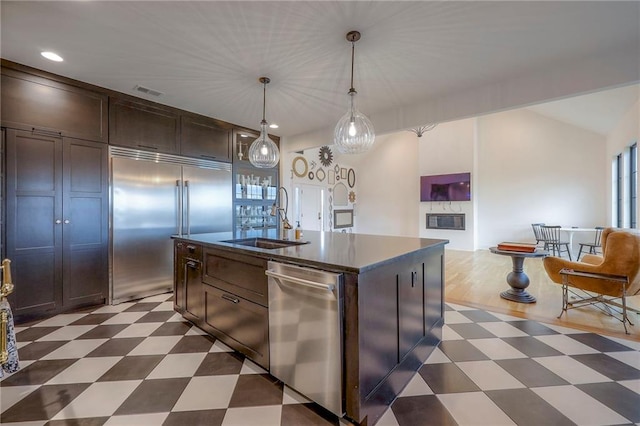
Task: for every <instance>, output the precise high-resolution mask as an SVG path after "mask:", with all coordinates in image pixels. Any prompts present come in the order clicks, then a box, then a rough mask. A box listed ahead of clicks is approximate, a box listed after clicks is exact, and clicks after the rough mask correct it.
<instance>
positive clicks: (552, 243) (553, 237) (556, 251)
mask: <svg viewBox="0 0 640 426" xmlns="http://www.w3.org/2000/svg"><path fill="white" fill-rule="evenodd" d="M560 228H561V227H560V225H553V226H548V225H544V226H541V227H540V229H541V230H542V235H543V237H544V246H545V249H546V250H550V251H551V253H552V254H553V256H559V257H562V253H563V252H566V253H567V255H568V256H569V260H572V259H571V248H570V247H569V241H563V240H562V239H561V238H560V237H561V236H560ZM563 247H564V248H563Z"/></svg>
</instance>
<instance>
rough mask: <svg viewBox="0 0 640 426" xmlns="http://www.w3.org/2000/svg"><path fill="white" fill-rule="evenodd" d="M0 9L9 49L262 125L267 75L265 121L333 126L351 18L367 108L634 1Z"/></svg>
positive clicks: (498, 76)
mask: <svg viewBox="0 0 640 426" xmlns="http://www.w3.org/2000/svg"><path fill="white" fill-rule="evenodd" d="M0 8H1V34H0V35H1V46H0V47H1V55H2V57H3V58H5V59H8V60H11V61H15V62H18V63H22V64H25V65H29V66H33V67H35V68H39V69H43V70H46V71H50V72H53V73H56V74H60V75H64V76H67V77H71V78H74V79H78V80H81V81H85V82H89V83H92V84H95V85H98V86H102V87H107V88H110V89H113V90H116V91H120V92H124V93H129V94H132V95H135V96H140V97H143V98H147V99H151V100H154V101H156V102H160V103H163V104H166V105H171V106H175V107H178V108H182V109H186V110H190V111H194V112H197V113H201V114H204V115H208V116H211V117H216V118H219V119H222V120H225V121H228V122H231V123H235V124H238V125H243V126H247V127H251V128H258V127H259V122H260V119H261V116H262V85H261V84H260V83H259V82H258V78H259V77H260V76H268V77H270V78H271V83H270V84H269V85H268V87H267V120H268V121H269V122H275V123H278V124H279V125H280V128H279V129H278V130H275V131H273V133H275V134H278V135H280V136H291V135H298V134H301V133H305V132H308V131H312V130H316V129H321V128H326V127H330V126H333V125H335V123H336V122H337V121H338V119H339V118H340V117H341V116H342V114H344V112H345V111H346V104H347V95H346V93H347V91H348V89H349V72H350V65H351V64H350V59H351V57H350V54H351V46H350V44H349V43H348V42H347V41H346V39H345V35H346V33H347V32H348V31H349V30H359V31H360V32H361V33H362V39H361V40H360V41H359V42H357V43H356V49H355V82H354V83H355V84H354V85H355V88H356V89H357V90H358V92H359V106H360V110H361V111H362V112H364V113H365V114H366V115H369V116H370V115H371V114H374V113H376V114H380V113H384V112H385V111H393V110H394V109H395V108H398V107H400V106H405V105H413V104H416V103H419V102H420V101H421V100H424V99H429V98H435V97H444V96H446V95H447V94H448V93H455V92H460V91H461V90H465V89H473V88H477V87H481V86H486V85H489V84H494V83H496V82H500V81H502V80H503V79H505V78H509V77H512V76H516V75H519V74H522V73H526V72H527V71H528V70H532V69H540V68H541V67H545V66H549V64H553V63H554V61H557V60H559V59H562V60H565V61H566V60H567V59H571V58H576V59H578V58H584V57H589V56H590V55H594V54H596V53H598V52H602V51H605V50H607V49H614V48H617V47H619V46H628V45H629V44H630V43H635V44H636V45H637V44H638V43H639V40H640V23H639V21H640V20H639V17H640V3H639V2H635V1H634V2H611V1H603V2H581V1H567V2H555V1H533V2H527V1H509V2H499V1H498V2H482V1H437V2H436V1H418V2H405V1H375V2H369V1H342V2H336V1H309V2H303V1H284V2H272V1H256V2H245V1H228V2H227V1H200V2H195V1H161V2H153V1H91V0H87V1H73V2H63V1H43V2H31V1H15V2H14V1H6V0H3V1H2V2H1V4H0ZM43 50H52V51H55V52H56V53H58V54H59V55H61V56H62V57H63V58H64V59H65V60H64V62H60V63H55V62H50V61H48V60H46V59H44V58H42V57H41V56H40V54H39V53H40V52H41V51H43ZM136 85H142V86H145V87H148V88H150V89H153V90H157V91H159V92H162V93H163V94H162V95H161V96H159V97H153V96H149V95H142V94H140V93H138V92H135V91H134V90H133V88H134V87H135V86H136ZM623 92H624V91H623ZM628 95H629V93H626V92H625V94H620V96H622V97H623V98H625V99H627V98H628ZM635 95H636V97H635V99H636V100H637V89H636V92H635ZM609 98H611V99H613V95H611V96H610V97H609ZM600 102H604V101H603V100H602V99H601V100H600ZM614 102H617V101H614ZM625 102H626V101H625ZM601 107H602V105H601ZM553 108H555V112H551V111H552V109H553ZM568 109H569V110H571V111H573V112H574V113H573V114H570V115H573V116H575V115H578V114H575V111H576V106H575V105H573V106H571V107H569V108H568ZM618 109H619V108H613V109H612V108H605V109H604V111H603V108H600V109H599V111H596V112H593V113H591V114H592V118H591V119H586V120H583V121H586V122H587V123H592V124H595V121H594V119H593V117H595V116H596V115H597V116H599V117H600V116H604V115H612V114H611V112H612V111H613V110H615V111H617V110H618ZM561 110H564V111H566V110H567V108H564V109H563V108H561V104H556V106H555V107H552V108H551V109H550V108H547V109H546V111H547V113H548V114H561V112H560V111H561ZM538 112H540V113H543V112H542V110H539V111H538ZM570 118H571V117H569V118H567V117H565V118H564V119H566V120H569V119H570ZM573 119H575V117H574V118H573ZM611 120H614V119H611ZM611 120H609V121H611ZM605 121H606V120H605ZM374 125H375V122H374ZM598 126H599V127H598V129H600V130H598V129H593V130H594V131H598V132H601V131H602V129H603V126H605V127H606V126H607V125H606V124H599V125H598ZM398 130H400V129H398Z"/></svg>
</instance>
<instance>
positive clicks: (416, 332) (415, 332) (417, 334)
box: [397, 262, 424, 361]
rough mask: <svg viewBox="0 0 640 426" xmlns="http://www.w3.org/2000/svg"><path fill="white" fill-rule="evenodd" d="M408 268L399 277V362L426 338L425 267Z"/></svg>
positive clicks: (420, 264)
mask: <svg viewBox="0 0 640 426" xmlns="http://www.w3.org/2000/svg"><path fill="white" fill-rule="evenodd" d="M408 263H409V262H408ZM407 266H409V267H408V268H406V269H403V270H401V271H399V272H398V275H397V279H398V361H400V360H402V359H403V358H404V357H405V356H406V355H407V354H408V353H409V352H411V350H412V349H413V347H414V346H415V345H417V344H418V342H419V341H420V339H422V337H423V336H424V312H423V309H424V280H423V276H424V274H423V269H424V265H423V264H422V263H409V265H407Z"/></svg>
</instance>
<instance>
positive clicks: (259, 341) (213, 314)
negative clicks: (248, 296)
mask: <svg viewBox="0 0 640 426" xmlns="http://www.w3.org/2000/svg"><path fill="white" fill-rule="evenodd" d="M203 287H204V295H205V323H206V325H207V326H209V327H211V328H213V331H214V332H216V333H215V334H216V335H217V337H219V338H220V339H221V340H222V341H223V342H225V343H226V344H227V345H229V346H231V347H232V348H233V349H235V350H237V351H239V352H242V353H243V354H245V355H246V356H248V357H249V358H251V359H252V360H254V361H256V362H257V363H258V364H260V365H261V366H263V367H265V368H267V369H268V368H269V310H268V309H267V308H265V307H264V306H260V305H258V304H255V303H253V302H249V301H248V300H245V299H243V298H241V297H238V296H236V295H235V294H232V293H229V292H225V291H223V290H221V289H218V288H215V287H212V286H209V285H203ZM220 333H222V335H221V334H220Z"/></svg>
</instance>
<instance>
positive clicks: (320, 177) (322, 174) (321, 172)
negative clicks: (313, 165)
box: [316, 168, 327, 182]
mask: <svg viewBox="0 0 640 426" xmlns="http://www.w3.org/2000/svg"><path fill="white" fill-rule="evenodd" d="M325 177H327V174H326V173H325V172H324V169H322V168H320V169H318V170H316V179H318V180H319V181H320V182H322V181H323V180H324V178H325Z"/></svg>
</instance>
